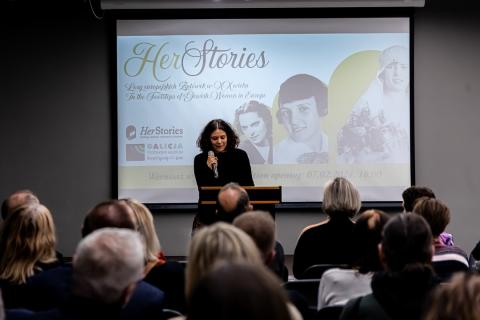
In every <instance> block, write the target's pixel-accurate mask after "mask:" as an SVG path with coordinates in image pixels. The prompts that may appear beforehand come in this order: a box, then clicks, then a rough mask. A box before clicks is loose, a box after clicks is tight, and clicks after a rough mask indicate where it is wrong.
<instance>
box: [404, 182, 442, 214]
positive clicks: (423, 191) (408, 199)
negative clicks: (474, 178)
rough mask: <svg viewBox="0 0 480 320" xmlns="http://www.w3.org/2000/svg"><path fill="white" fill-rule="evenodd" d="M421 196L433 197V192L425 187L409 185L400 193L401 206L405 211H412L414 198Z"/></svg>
mask: <svg viewBox="0 0 480 320" xmlns="http://www.w3.org/2000/svg"><path fill="white" fill-rule="evenodd" d="M421 197H428V198H435V193H433V191H432V189H430V188H427V187H417V186H411V187H409V188H407V189H405V190H404V191H403V193H402V199H403V208H404V210H405V211H406V212H412V210H413V205H414V203H415V200H417V199H418V198H421Z"/></svg>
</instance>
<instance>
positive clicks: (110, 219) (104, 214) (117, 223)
mask: <svg viewBox="0 0 480 320" xmlns="http://www.w3.org/2000/svg"><path fill="white" fill-rule="evenodd" d="M108 227H110V228H125V229H132V230H136V229H137V223H136V220H135V215H134V213H133V210H132V209H131V208H130V207H129V206H128V205H127V204H126V203H125V202H122V201H119V200H109V201H105V202H101V203H99V204H97V205H96V206H95V207H94V208H93V209H91V210H90V211H89V212H88V213H87V216H86V217H85V219H84V221H83V227H82V236H83V237H85V236H87V235H88V234H90V233H91V232H93V231H95V230H98V229H101V228H108Z"/></svg>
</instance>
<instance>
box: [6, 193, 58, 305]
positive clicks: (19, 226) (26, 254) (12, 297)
mask: <svg viewBox="0 0 480 320" xmlns="http://www.w3.org/2000/svg"><path fill="white" fill-rule="evenodd" d="M55 245H56V237H55V226H54V223H53V218H52V215H51V214H50V211H49V210H48V209H47V208H46V207H45V206H43V205H41V204H39V203H38V202H32V203H29V204H25V205H22V206H20V207H16V209H14V211H12V212H10V214H9V215H8V216H7V219H6V220H5V221H4V224H3V227H2V230H1V233H0V287H2V288H3V298H4V302H5V306H6V308H15V307H18V306H19V305H21V304H22V303H23V302H22V300H25V299H27V297H26V296H25V293H24V289H25V286H24V284H25V283H26V282H27V279H29V278H30V277H32V276H33V275H35V274H38V273H40V272H42V271H44V270H47V269H51V268H54V267H56V266H58V265H59V264H60V262H59V261H58V259H57V256H56V252H55Z"/></svg>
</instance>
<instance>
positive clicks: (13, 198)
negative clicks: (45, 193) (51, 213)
mask: <svg viewBox="0 0 480 320" xmlns="http://www.w3.org/2000/svg"><path fill="white" fill-rule="evenodd" d="M31 203H37V204H38V203H40V201H39V200H38V198H37V196H36V195H35V194H34V193H33V192H32V191H30V190H27V189H25V190H18V191H15V192H14V193H12V194H11V195H9V196H8V197H7V198H6V199H5V200H4V201H3V203H2V219H3V220H5V219H6V218H7V216H8V215H9V214H10V213H12V212H13V211H15V209H16V208H18V207H20V206H23V205H25V204H31Z"/></svg>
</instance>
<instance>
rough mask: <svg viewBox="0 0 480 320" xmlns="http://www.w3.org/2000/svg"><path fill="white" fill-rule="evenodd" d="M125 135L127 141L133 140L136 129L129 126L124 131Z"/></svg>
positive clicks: (135, 135)
mask: <svg viewBox="0 0 480 320" xmlns="http://www.w3.org/2000/svg"><path fill="white" fill-rule="evenodd" d="M125 134H126V136H127V139H128V140H132V139H135V138H136V137H137V128H135V126H131V125H130V126H128V127H127V128H126V129H125Z"/></svg>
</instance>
